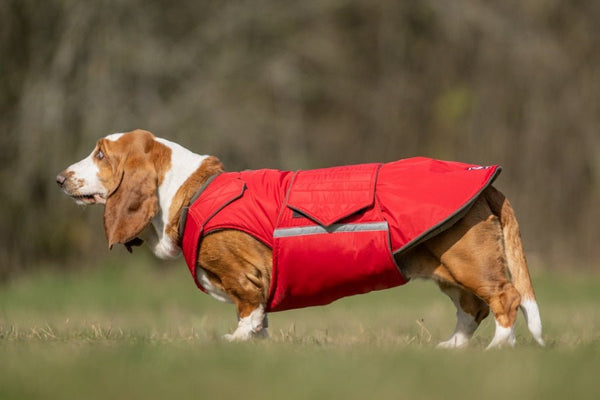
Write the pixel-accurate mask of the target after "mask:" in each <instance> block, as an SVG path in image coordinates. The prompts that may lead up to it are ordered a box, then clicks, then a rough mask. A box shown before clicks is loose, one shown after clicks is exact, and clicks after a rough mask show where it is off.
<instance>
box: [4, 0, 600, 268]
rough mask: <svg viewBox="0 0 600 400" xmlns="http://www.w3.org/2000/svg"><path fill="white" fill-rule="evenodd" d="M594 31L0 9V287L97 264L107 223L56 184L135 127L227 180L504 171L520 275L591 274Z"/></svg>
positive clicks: (490, 22)
mask: <svg viewBox="0 0 600 400" xmlns="http://www.w3.org/2000/svg"><path fill="white" fill-rule="evenodd" d="M599 21H600V2H598V1H597V0H579V1H573V0H531V1H526V2H523V1H516V0H506V1H502V2H486V1H482V0H455V1H444V0H415V1H410V0H409V1H396V0H368V1H367V0H319V1H284V0H252V1H226V2H225V1H192V0H189V1H177V2H172V1H166V0H155V1H143V0H130V1H123V0H103V1H100V0H99V1H93V2H88V1H73V0H46V1H37V0H0V176H1V178H2V182H4V183H3V184H2V185H0V199H1V207H0V226H1V230H0V246H1V247H0V277H1V278H3V279H6V278H8V277H10V276H11V275H12V274H14V273H16V272H22V271H32V270H39V269H40V268H43V267H54V268H74V267H78V266H79V265H82V263H83V262H84V261H85V262H86V263H89V260H90V259H92V260H102V259H105V258H106V257H109V255H108V254H109V253H108V251H107V244H106V239H105V238H104V237H103V229H102V209H101V207H97V208H96V207H89V208H87V209H83V208H80V207H78V206H76V205H75V204H74V203H73V202H72V201H71V200H69V199H67V198H66V197H65V196H64V195H63V194H62V193H61V192H60V191H59V190H58V188H57V187H56V184H55V182H54V177H55V176H56V174H57V173H58V172H59V171H60V170H62V169H63V168H64V167H66V166H67V165H69V164H71V163H73V162H75V161H77V160H79V159H81V158H83V157H85V156H87V154H89V152H90V151H91V150H92V148H93V146H94V143H95V141H96V140H97V139H98V138H99V137H100V136H104V135H106V134H108V133H113V132H123V131H129V130H132V129H135V128H143V129H148V130H150V131H152V132H154V133H155V134H156V135H157V136H161V137H165V138H168V139H170V140H173V141H176V142H179V143H181V144H182V145H184V146H186V147H188V148H190V149H193V150H194V151H196V152H198V153H202V154H212V155H217V156H219V157H220V158H221V160H222V161H223V162H224V163H225V165H226V167H227V169H229V170H236V169H248V168H250V169H256V168H264V167H269V168H279V169H297V168H315V167H326V166H333V165H338V164H350V163H359V162H374V161H391V160H396V159H399V158H405V157H412V156H416V155H422V156H429V157H434V158H440V159H447V160H458V161H463V162H469V163H477V164H501V165H502V166H503V167H504V171H503V173H502V175H501V176H500V177H499V179H498V180H497V183H496V185H497V186H498V187H499V188H500V189H501V190H502V191H504V192H505V194H506V195H507V196H508V197H509V198H510V199H511V201H512V203H513V205H514V207H515V209H516V212H517V217H518V218H519V219H520V222H521V229H522V233H523V236H524V243H525V247H526V251H527V253H528V257H529V259H530V261H531V263H532V264H533V267H534V268H540V269H556V270H566V269H588V270H589V269H596V268H597V267H598V259H599V256H600V246H598V243H599V241H600V235H599V234H598V223H599V222H600V212H599V211H598V208H599V207H598V206H599V205H600V25H599ZM122 251H123V252H124V250H121V249H118V250H113V252H112V253H113V257H114V254H115V252H116V253H117V254H120V253H119V252H122ZM138 253H139V252H138Z"/></svg>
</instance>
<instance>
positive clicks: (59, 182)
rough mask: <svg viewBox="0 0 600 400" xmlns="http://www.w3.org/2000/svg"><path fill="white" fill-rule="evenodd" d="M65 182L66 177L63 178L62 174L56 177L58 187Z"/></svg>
mask: <svg viewBox="0 0 600 400" xmlns="http://www.w3.org/2000/svg"><path fill="white" fill-rule="evenodd" d="M66 180H67V177H66V176H64V175H63V174H58V175H56V183H58V185H59V186H62V185H64V183H65V181H66Z"/></svg>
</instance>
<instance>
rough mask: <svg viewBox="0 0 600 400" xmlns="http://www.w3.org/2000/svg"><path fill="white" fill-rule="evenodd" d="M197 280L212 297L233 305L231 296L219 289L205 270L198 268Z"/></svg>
mask: <svg viewBox="0 0 600 400" xmlns="http://www.w3.org/2000/svg"><path fill="white" fill-rule="evenodd" d="M196 280H197V281H198V283H199V284H200V286H202V287H203V288H204V290H206V292H207V293H208V294H209V295H211V297H213V298H215V299H217V300H219V301H222V302H225V303H232V301H231V298H230V297H229V295H227V293H225V292H224V291H222V290H221V289H219V288H218V287H216V286H214V285H213V284H212V283H211V282H210V280H209V279H208V275H207V273H206V271H204V269H202V268H200V267H198V268H196Z"/></svg>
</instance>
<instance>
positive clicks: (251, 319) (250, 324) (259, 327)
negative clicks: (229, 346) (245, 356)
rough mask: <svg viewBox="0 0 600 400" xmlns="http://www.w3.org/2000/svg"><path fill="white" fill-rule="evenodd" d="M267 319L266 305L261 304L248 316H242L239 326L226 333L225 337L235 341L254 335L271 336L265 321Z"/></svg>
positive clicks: (259, 336)
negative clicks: (230, 332) (233, 330)
mask: <svg viewBox="0 0 600 400" xmlns="http://www.w3.org/2000/svg"><path fill="white" fill-rule="evenodd" d="M265 320H266V315H265V307H264V306H263V305H262V304H261V305H260V306H259V307H258V308H256V309H255V310H254V311H252V312H251V313H250V315H248V316H247V317H244V318H240V321H239V322H238V327H237V329H236V330H235V332H233V333H232V334H228V335H225V339H226V340H228V341H230V342H234V341H246V340H248V339H250V338H252V337H257V338H266V337H268V336H269V334H268V332H267V328H266V326H264V321H265Z"/></svg>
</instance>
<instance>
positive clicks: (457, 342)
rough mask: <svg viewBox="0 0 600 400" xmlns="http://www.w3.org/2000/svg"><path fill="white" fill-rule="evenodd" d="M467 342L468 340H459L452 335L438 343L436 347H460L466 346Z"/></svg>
mask: <svg viewBox="0 0 600 400" xmlns="http://www.w3.org/2000/svg"><path fill="white" fill-rule="evenodd" d="M468 344H469V342H468V341H460V340H457V338H456V337H454V336H453V337H451V338H450V339H448V340H445V341H443V342H440V343H438V344H437V346H436V347H437V348H438V349H462V348H465V347H467V345H468Z"/></svg>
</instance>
